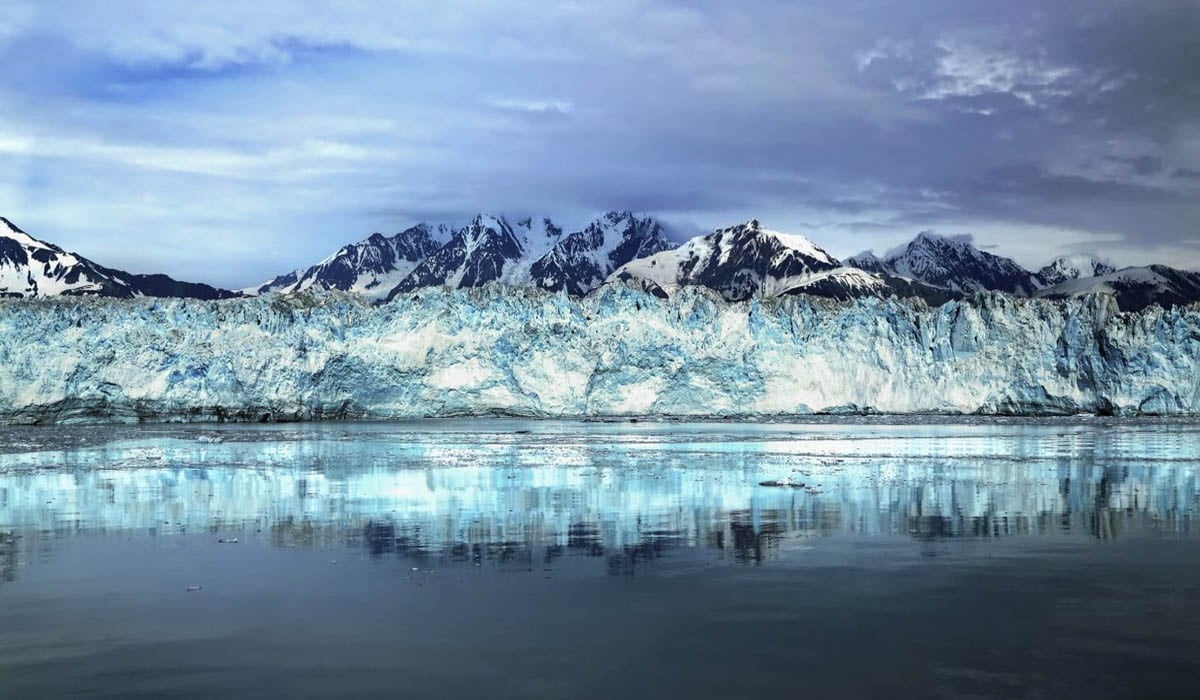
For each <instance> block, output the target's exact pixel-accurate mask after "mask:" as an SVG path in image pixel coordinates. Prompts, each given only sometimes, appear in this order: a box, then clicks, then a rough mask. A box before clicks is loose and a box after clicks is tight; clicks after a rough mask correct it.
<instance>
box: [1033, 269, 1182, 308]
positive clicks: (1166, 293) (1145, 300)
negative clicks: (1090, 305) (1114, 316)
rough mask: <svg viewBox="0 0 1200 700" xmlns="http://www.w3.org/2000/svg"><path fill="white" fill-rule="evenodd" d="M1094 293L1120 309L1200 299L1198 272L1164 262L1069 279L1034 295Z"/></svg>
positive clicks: (1175, 303)
mask: <svg viewBox="0 0 1200 700" xmlns="http://www.w3.org/2000/svg"><path fill="white" fill-rule="evenodd" d="M1095 293H1099V294H1108V295H1111V296H1112V297H1113V298H1115V299H1116V301H1117V305H1118V306H1119V307H1120V308H1121V310H1122V311H1141V310H1142V309H1144V308H1146V307H1147V306H1150V305H1152V304H1158V305H1159V306H1164V307H1170V306H1182V305H1187V304H1193V303H1196V302H1200V272H1189V271H1187V270H1177V269H1175V268H1173V267H1167V266H1166V265H1148V266H1146V267H1127V268H1124V269H1122V270H1117V271H1115V272H1110V273H1108V274H1106V275H1099V276H1095V277H1080V278H1077V279H1069V280H1066V281H1064V282H1062V283H1060V284H1057V285H1054V286H1052V287H1047V288H1045V289H1041V290H1039V291H1038V292H1037V296H1039V297H1044V298H1047V299H1066V298H1069V297H1078V296H1084V295H1087V294H1095Z"/></svg>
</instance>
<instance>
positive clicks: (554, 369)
mask: <svg viewBox="0 0 1200 700" xmlns="http://www.w3.org/2000/svg"><path fill="white" fill-rule="evenodd" d="M818 411H847V412H870V411H878V412H888V413H909V412H948V413H957V412H963V413H968V412H980V413H1002V414H1003V413H1032V414H1056V413H1077V412H1085V413H1114V414H1120V415H1136V414H1195V413H1200V308H1198V307H1196V306H1195V305H1193V306H1190V307H1176V308H1172V309H1163V308H1160V307H1149V308H1147V309H1145V310H1143V311H1141V312H1137V313H1121V312H1120V311H1119V310H1118V309H1117V307H1116V305H1115V302H1114V301H1113V299H1112V298H1111V297H1109V296H1104V295H1093V296H1088V297H1083V298H1072V299H1067V300H1062V301H1050V300H1041V299H1015V298H1013V297H1010V296H1007V295H1003V294H984V295H979V296H976V297H973V298H971V299H970V300H965V301H951V302H949V303H947V304H945V305H943V306H940V307H938V308H930V307H928V306H927V305H925V304H923V303H921V302H915V301H914V302H908V301H899V300H882V299H877V298H861V299H855V300H853V301H849V302H836V301H832V300H825V299H816V298H812V297H808V296H797V297H785V298H779V299H769V300H759V299H752V300H750V301H747V302H739V303H729V302H726V301H724V300H723V299H721V298H720V297H719V296H718V295H717V294H715V293H714V292H712V291H709V290H705V289H699V288H692V287H685V288H683V289H681V290H679V291H678V292H677V293H675V294H674V295H673V296H672V297H671V298H670V299H660V298H656V297H654V296H651V295H648V294H645V293H643V292H641V291H638V290H636V289H631V288H627V287H622V286H620V285H609V286H606V287H603V288H601V289H600V290H598V291H596V292H594V293H592V294H590V295H588V296H586V297H584V298H582V299H572V298H570V297H569V296H567V295H566V294H565V293H558V294H550V293H547V292H544V291H541V290H534V289H514V288H505V287H502V286H500V285H497V284H492V285H488V286H485V287H482V288H478V289H463V290H447V289H423V290H419V291H417V292H413V293H409V294H405V295H401V296H399V297H398V298H397V299H396V300H395V301H394V302H392V303H389V304H384V305H381V306H372V305H370V303H369V302H368V301H366V300H364V299H362V298H361V297H357V296H354V295H349V294H342V293H337V292H324V291H322V292H316V291H309V292H301V293H298V294H295V295H290V296H268V297H259V298H251V299H240V300H229V301H198V300H175V299H171V300H165V299H157V300H151V299H138V300H133V301H127V302H113V301H111V300H104V299H75V298H59V299H46V300H25V301H19V300H0V420H2V421H4V422H54V421H83V420H128V421H133V420H225V419H236V420H297V419H321V418H356V417H363V418H396V417H422V416H448V415H464V414H486V413H505V414H514V415H529V416H561V417H583V416H632V415H678V416H725V417H760V416H777V415H790V414H804V413H810V412H818Z"/></svg>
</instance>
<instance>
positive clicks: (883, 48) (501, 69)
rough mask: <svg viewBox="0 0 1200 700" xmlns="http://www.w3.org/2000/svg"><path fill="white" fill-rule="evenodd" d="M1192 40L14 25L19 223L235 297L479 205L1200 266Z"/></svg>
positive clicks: (944, 32) (1121, 26) (0, 45)
mask: <svg viewBox="0 0 1200 700" xmlns="http://www.w3.org/2000/svg"><path fill="white" fill-rule="evenodd" d="M1197 26H1200V22H1198V21H1197V18H1196V11H1195V10H1192V9H1188V7H1187V6H1186V4H1184V3H1138V2H1134V1H1132V0H1130V1H1128V2H1123V1H1121V0H1062V2H1059V3H1053V4H1050V5H1046V4H1045V3H1040V2H1033V1H1032V0H1014V1H1013V2H1011V3H987V4H977V3H960V2H956V1H954V0H928V1H927V2H921V3H897V4H880V3H877V2H874V1H873V0H848V1H847V2H846V3H839V4H838V6H837V7H833V6H831V5H829V4H828V3H825V2H817V1H816V0H799V1H797V2H788V3H783V2H774V1H773V0H747V2H743V3H716V2H710V1H708V0H699V1H697V2H691V3H687V4H685V5H681V4H679V3H676V2H668V1H667V0H614V2H610V3H585V2H561V3H545V2H542V1H541V0H537V1H534V0H506V1H501V0H476V1H471V2H468V1H467V0H446V1H445V2H440V3H433V4H430V3H426V2H419V3H418V2H415V1H412V2H409V1H401V0H398V1H397V2H389V3H382V4H381V3H371V2H365V1H363V0H358V1H356V0H346V1H339V2H333V1H327V2H326V1H317V2H312V3H307V4H306V5H305V9H304V11H303V12H301V11H297V9H296V6H295V4H294V3H292V2H284V1H283V0H261V1H260V2H254V3H235V4H229V3H223V4H219V5H218V4H214V3H191V2H170V1H168V0H153V1H152V0H113V2H111V3H104V4H97V3H92V2H84V1H83V0H62V2H55V3H44V2H36V3H35V2H21V1H20V0H12V1H10V2H8V3H5V4H4V7H3V8H0V61H3V62H4V65H5V66H6V69H5V71H3V72H0V159H2V160H3V162H4V163H5V165H6V166H7V167H5V168H3V169H0V214H4V215H6V216H9V218H12V219H14V220H16V221H17V222H18V223H20V224H21V225H22V226H23V227H25V228H27V229H29V230H31V231H34V232H35V233H37V234H39V235H42V236H44V237H46V238H49V239H52V240H55V241H57V242H60V243H62V244H64V245H66V246H68V247H72V248H75V249H77V250H79V251H80V252H83V253H85V254H88V255H90V256H92V257H94V258H96V259H98V260H100V261H102V262H104V263H106V264H110V265H115V266H120V265H126V266H129V267H136V268H137V269H139V270H143V271H145V270H153V269H162V270H165V271H168V272H171V273H172V274H177V275H179V276H182V277H198V278H200V279H202V280H203V281H210V282H216V283H221V284H229V285H236V286H243V285H246V284H249V283H251V282H253V281H256V280H257V279H260V278H265V277H269V276H271V275H273V274H276V273H278V272H280V271H283V270H287V269H290V268H293V267H297V266H300V265H303V264H307V263H310V262H312V261H313V260H316V259H319V258H321V257H324V256H325V255H326V254H328V253H329V252H331V251H333V250H336V249H337V248H338V247H339V246H340V245H342V244H343V243H345V242H347V241H350V240H355V239H358V238H362V237H364V236H365V235H366V234H368V233H370V232H371V231H375V230H381V231H396V230H400V229H402V228H403V227H404V226H406V225H408V224H411V223H413V222H415V221H417V220H420V219H433V220H438V221H449V222H458V221H462V220H465V219H466V218H468V217H469V216H470V215H471V214H472V213H473V212H475V211H478V210H488V211H495V212H500V213H512V214H516V215H529V214H541V213H548V214H550V215H552V216H554V217H555V218H556V219H557V220H560V222H561V223H563V224H565V225H567V226H574V225H578V224H581V223H583V222H584V221H585V220H587V218H589V217H591V216H594V215H595V214H597V213H598V212H600V211H603V210H606V209H634V210H637V211H643V212H647V213H653V214H657V215H660V216H663V217H665V218H667V219H668V220H671V221H677V222H683V223H684V224H686V226H685V228H686V229H687V230H702V229H706V228H715V227H716V226H722V225H728V224H729V223H731V222H735V221H742V220H745V219H748V218H750V217H752V216H758V217H759V218H761V219H763V220H766V221H769V222H770V223H771V224H772V226H774V227H776V228H786V227H789V226H794V227H797V230H803V231H804V232H806V233H809V234H810V235H812V236H813V237H814V238H815V239H817V240H818V241H819V242H820V243H821V244H822V245H824V246H826V247H827V248H829V249H830V250H831V252H834V254H838V255H842V254H848V253H853V252H857V250H859V249H861V248H863V247H890V246H891V245H894V244H895V243H897V242H899V241H900V240H902V239H906V238H910V237H911V236H912V235H913V234H914V233H915V232H916V231H919V230H922V229H926V228H932V229H935V230H938V231H970V232H972V233H974V234H975V235H976V238H977V241H978V242H979V244H980V245H989V246H991V245H994V246H997V251H998V252H1001V253H1004V252H1006V250H1007V249H1006V245H1011V246H1013V247H1014V248H1015V249H1019V250H1021V251H1022V253H1021V254H1022V255H1026V256H1027V257H1029V258H1040V257H1042V254H1043V253H1044V256H1045V257H1046V258H1049V257H1051V255H1052V254H1055V253H1058V252H1063V251H1064V250H1065V249H1066V248H1069V247H1070V246H1076V245H1085V244H1086V243H1083V242H1086V241H1092V242H1097V241H1100V242H1105V244H1106V245H1120V246H1126V247H1127V249H1128V250H1135V249H1136V248H1137V245H1139V244H1145V246H1149V248H1148V249H1151V250H1158V251H1174V250H1175V249H1176V248H1178V249H1181V250H1182V249H1186V250H1184V252H1183V253H1180V255H1181V258H1180V259H1181V260H1190V261H1192V262H1190V263H1189V264H1191V265H1193V266H1197V265H1200V253H1198V252H1197V251H1196V250H1195V249H1194V247H1188V246H1184V245H1183V244H1182V243H1181V241H1185V240H1191V239H1192V238H1194V236H1195V233H1194V231H1189V230H1187V229H1188V222H1191V221H1195V220H1197V218H1196V217H1197V211H1196V209H1195V206H1194V205H1192V204H1191V203H1190V202H1191V199H1194V197H1195V182H1196V181H1197V178H1196V177H1194V176H1192V174H1194V173H1200V132H1198V131H1197V129H1196V127H1195V126H1194V117H1195V114H1197V113H1200V102H1198V100H1200V97H1198V96H1200V76H1197V75H1196V73H1195V71H1194V70H1191V68H1190V66H1192V65H1197V64H1200V49H1197V48H1196V44H1195V42H1194V35H1195V29H1196V28H1197ZM1189 197H1190V198H1191V199H1189ZM1021 231H1029V232H1030V233H1028V234H1022V233H1021ZM1145 246H1144V247H1145ZM1039 251H1040V252H1039ZM1189 255H1190V256H1191V257H1188V256H1189Z"/></svg>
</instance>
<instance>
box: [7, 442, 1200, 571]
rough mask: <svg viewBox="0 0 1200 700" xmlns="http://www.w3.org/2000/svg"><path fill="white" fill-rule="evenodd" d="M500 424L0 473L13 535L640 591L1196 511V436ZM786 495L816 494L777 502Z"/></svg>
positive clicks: (65, 461) (1170, 527)
mask: <svg viewBox="0 0 1200 700" xmlns="http://www.w3.org/2000/svg"><path fill="white" fill-rule="evenodd" d="M486 425H490V426H492V427H491V428H490V430H491V432H489V431H488V429H483V430H481V429H478V428H471V429H469V430H463V431H428V430H427V431H426V432H424V433H421V432H410V433H403V434H399V433H397V432H396V430H395V429H393V430H391V432H388V431H387V430H384V429H379V428H374V429H370V430H367V429H357V430H356V429H353V427H352V429H350V430H344V429H338V430H327V431H324V432H308V431H305V430H304V429H300V430H286V429H280V430H277V431H274V432H271V431H266V432H262V433H252V432H249V431H242V432H239V431H206V432H199V431H190V432H183V431H176V432H171V431H170V430H169V429H161V428H160V429H158V431H159V433H157V434H156V433H150V435H152V437H150V438H145V437H143V438H141V439H138V440H125V441H118V442H112V443H102V444H100V445H99V446H96V447H86V448H79V449H75V450H70V451H65V452H34V453H19V454H8V455H0V534H3V533H4V532H6V531H11V532H12V533H13V534H20V533H27V534H30V535H31V536H32V537H31V539H34V540H43V541H44V539H45V538H47V537H61V536H70V535H72V534H74V533H77V532H95V531H102V532H153V533H156V534H167V535H169V534H173V533H184V532H186V533H210V532H218V531H219V532H221V533H230V532H238V531H242V532H246V533H247V535H246V536H247V538H252V537H255V536H259V537H263V538H269V541H270V542H271V543H272V544H274V545H275V546H343V545H347V544H349V545H351V546H361V547H364V548H366V549H367V550H368V551H369V552H370V553H371V554H373V555H377V556H385V555H387V556H404V557H411V558H414V559H436V560H438V561H443V562H447V563H454V562H469V563H474V564H481V565H495V566H503V567H510V568H516V569H522V570H535V569H537V568H538V567H539V566H541V565H542V563H544V562H548V561H551V560H553V559H554V558H557V557H561V556H594V557H603V558H604V560H605V561H606V562H607V565H608V567H609V570H610V571H612V572H613V573H622V572H625V573H627V572H629V571H632V569H633V567H636V566H637V565H639V564H640V563H641V562H644V561H647V560H650V559H654V558H656V557H658V556H660V555H661V554H662V553H663V552H665V551H668V550H671V549H675V548H679V547H702V548H709V549H712V550H720V551H724V552H727V553H728V556H729V557H730V558H731V559H732V560H734V561H739V562H761V561H763V560H764V559H768V558H770V557H771V556H772V552H773V551H774V548H776V547H777V546H778V544H779V543H780V542H781V541H783V540H784V539H786V538H788V537H795V536H825V535H830V534H853V535H870V536H874V535H897V534H898V535H904V536H911V537H915V538H919V539H928V538H944V537H977V538H990V537H1002V536H1011V535H1027V534H1042V533H1061V532H1068V533H1080V534H1085V535H1088V534H1090V535H1094V536H1097V537H1112V536H1116V535H1118V534H1119V533H1120V532H1121V531H1122V530H1124V529H1131V528H1152V529H1155V530H1165V531H1168V532H1175V531H1180V530H1182V529H1184V528H1186V526H1187V523H1188V522H1189V520H1190V519H1191V518H1194V517H1195V516H1196V515H1197V513H1196V511H1197V509H1198V507H1200V506H1198V504H1200V501H1198V500H1197V496H1198V495H1200V484H1198V483H1197V480H1196V476H1195V473H1196V470H1195V467H1196V454H1195V451H1196V448H1195V441H1194V438H1195V435H1194V432H1193V431H1192V429H1190V428H1187V427H1186V426H1180V425H1176V426H1174V428H1173V429H1172V428H1171V426H1166V427H1165V428H1164V427H1156V428H1154V432H1153V435H1147V434H1144V431H1145V429H1144V428H1139V427H1137V426H1129V427H1125V428H1118V429H1116V430H1105V429H1102V428H1099V427H1096V426H1089V425H1075V426H1058V427H1055V426H1052V425H1051V426H1041V427H1037V426H1024V427H1021V426H1016V427H1003V426H965V425H964V426H931V425H908V426H878V427H874V428H871V429H869V430H868V429H864V428H859V429H847V428H846V427H845V426H841V427H839V426H819V425H813V426H807V427H804V426H800V427H793V428H789V429H787V430H784V429H782V428H770V427H765V428H761V429H759V430H758V431H757V432H753V431H747V430H745V429H743V428H737V427H730V428H727V429H724V430H725V431H724V432H722V429H720V428H714V429H712V430H708V431H704V432H695V433H687V432H686V430H684V429H681V428H676V427H670V428H668V427H665V426H664V427H661V428H655V427H653V426H647V427H645V428H642V429H639V430H638V431H629V430H626V431H625V432H620V431H619V430H616V429H613V428H607V427H596V428H584V427H580V426H578V425H576V426H571V427H570V428H569V429H566V430H561V431H559V432H554V431H548V432H543V431H542V430H539V431H535V432H534V433H533V434H530V435H524V434H521V435H518V434H515V433H514V432H513V431H512V430H511V429H508V430H500V431H497V430H496V429H495V427H494V426H495V425H504V424H486ZM161 435H171V436H176V437H161ZM67 437H68V438H70V437H71V436H67ZM180 437H187V438H189V439H179V438H180ZM77 438H78V436H75V438H71V439H72V440H74V439H77ZM64 442H67V443H69V442H71V440H68V439H64ZM82 442H83V443H85V444H86V440H84V441H82ZM77 444H78V442H77ZM1072 455H1074V457H1072ZM464 465H469V466H464ZM51 467H53V468H51ZM783 478H786V479H789V480H791V481H792V482H795V483H797V484H799V483H801V482H803V483H804V486H803V487H795V488H791V487H767V486H762V485H760V483H761V482H762V481H764V480H768V479H772V480H776V479H783ZM257 531H261V532H262V533H263V534H262V535H256V532H257ZM6 542H7V544H6ZM23 542H24V540H21V539H12V538H8V537H2V538H0V568H2V569H4V570H5V571H8V570H15V564H14V562H15V557H16V554H14V552H17V551H18V550H19V549H20V548H22V547H27V546H32V545H25V544H22V543H23ZM5 562H7V564H6V563H5Z"/></svg>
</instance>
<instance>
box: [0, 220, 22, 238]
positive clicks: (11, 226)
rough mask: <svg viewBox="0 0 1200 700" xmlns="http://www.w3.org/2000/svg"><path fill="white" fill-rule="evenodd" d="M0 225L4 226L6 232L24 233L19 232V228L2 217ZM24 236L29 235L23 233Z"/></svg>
mask: <svg viewBox="0 0 1200 700" xmlns="http://www.w3.org/2000/svg"><path fill="white" fill-rule="evenodd" d="M0 223H2V224H4V226H6V227H7V228H8V230H9V231H12V232H13V233H25V232H24V231H22V230H21V227H20V226H17V225H16V224H14V223H13V222H11V221H9V220H8V219H7V218H5V217H3V216H0ZM25 235H26V236H28V235H29V234H28V233H25Z"/></svg>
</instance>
